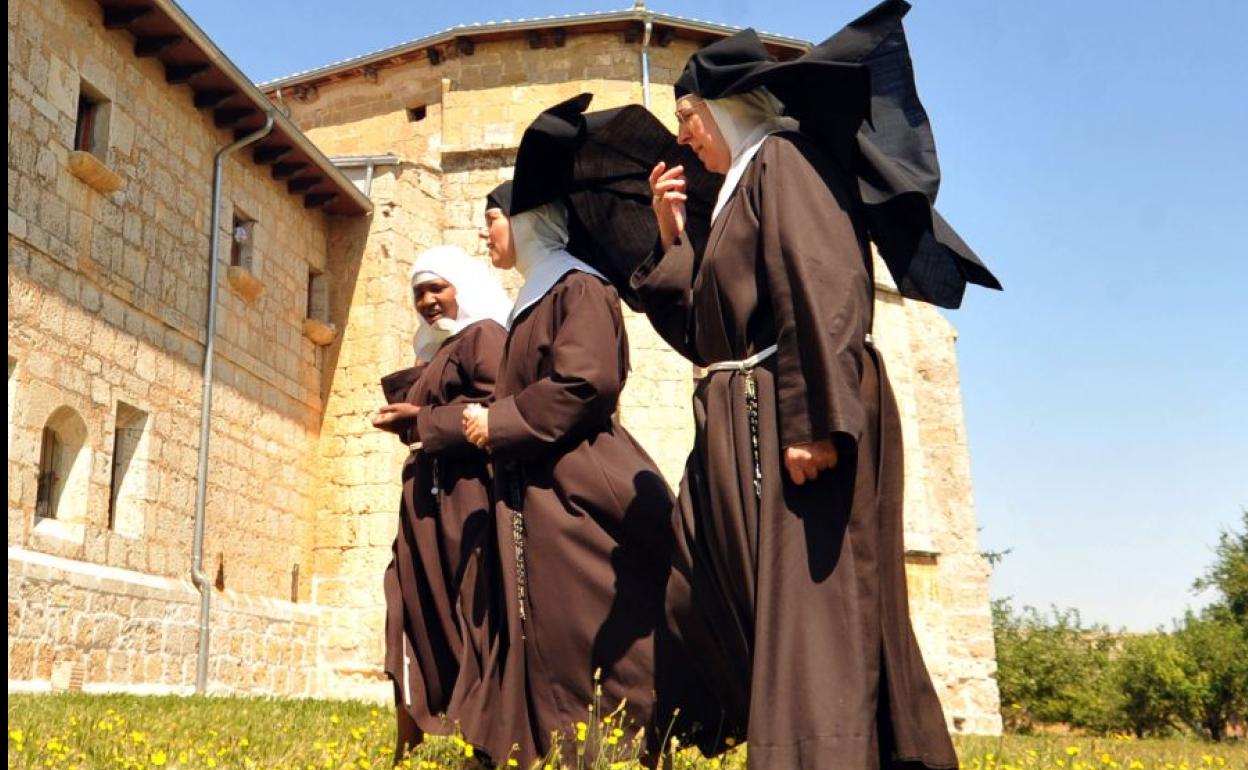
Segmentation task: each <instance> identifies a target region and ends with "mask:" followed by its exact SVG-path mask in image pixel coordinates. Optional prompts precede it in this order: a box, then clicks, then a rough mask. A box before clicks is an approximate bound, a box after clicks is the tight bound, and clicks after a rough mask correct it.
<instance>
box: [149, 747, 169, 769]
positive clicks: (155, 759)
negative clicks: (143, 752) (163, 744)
mask: <svg viewBox="0 0 1248 770" xmlns="http://www.w3.org/2000/svg"><path fill="white" fill-rule="evenodd" d="M168 761H169V757H168V755H166V754H165V752H163V751H158V752H156V753H155V754H153V755H152V764H153V765H156V766H157V767H160V766H162V765H164V764H165V763H166V762H168Z"/></svg>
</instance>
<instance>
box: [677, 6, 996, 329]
mask: <svg viewBox="0 0 1248 770" xmlns="http://www.w3.org/2000/svg"><path fill="white" fill-rule="evenodd" d="M909 10H910V5H909V3H907V2H905V0H884V2H882V3H880V4H879V5H878V6H876V7H875V8H873V9H871V10H870V11H868V12H867V13H866V14H864V15H862V16H861V17H859V18H858V19H856V20H854V21H853V22H850V23H849V24H848V25H847V26H846V27H845V28H844V29H842V30H841V31H840V32H838V33H836V34H835V35H833V36H832V37H830V38H828V39H827V40H825V41H824V42H823V43H820V44H819V45H817V46H815V47H814V48H812V49H811V50H810V51H809V52H807V53H806V54H805V55H803V56H801V57H800V58H798V59H795V60H793V61H790V62H776V61H774V60H773V59H772V58H771V56H770V55H769V54H768V53H767V49H766V48H765V47H764V46H763V44H762V42H761V41H760V40H759V39H758V35H757V34H755V33H754V31H753V30H745V31H743V32H740V33H737V34H736V35H733V36H732V37H729V38H726V39H724V40H720V41H717V42H715V43H712V44H711V45H708V46H706V47H705V48H703V49H701V50H700V51H698V52H697V53H695V54H694V55H693V56H691V57H690V58H689V61H688V63H687V64H686V65H685V70H684V72H683V73H682V74H681V76H680V79H679V80H677V82H676V95H677V97H678V98H679V97H680V96H683V95H685V94H696V95H698V96H702V97H704V98H709V99H717V98H723V97H726V96H731V95H733V94H739V93H744V92H745V91H749V90H751V89H754V88H758V87H760V86H765V87H767V89H768V90H770V91H771V92H772V93H773V94H775V96H776V97H777V98H778V99H780V101H781V102H783V103H784V105H785V114H787V115H789V116H791V117H794V118H796V119H797V120H798V121H799V123H800V124H801V130H802V133H803V134H806V135H807V136H809V137H811V138H812V139H815V140H816V141H818V142H819V143H820V144H821V145H822V146H823V147H824V148H825V149H826V150H827V151H828V152H830V153H831V154H832V155H833V156H834V157H836V158H838V159H840V160H841V161H842V163H844V164H845V165H846V166H847V167H848V168H850V169H852V172H853V173H854V174H855V175H856V176H857V177H858V189H859V193H860V195H861V197H862V202H863V207H864V220H865V223H866V225H867V229H868V232H869V233H870V236H871V239H872V240H873V241H874V242H875V244H876V245H877V246H878V247H879V250H880V256H881V257H883V259H884V262H885V264H887V265H888V269H889V272H890V273H892V275H893V279H894V280H895V281H896V283H897V287H898V289H899V290H900V292H901V293H902V295H903V296H906V297H909V298H911V299H916V300H922V301H924V302H930V303H932V304H934V305H939V306H941V307H948V308H955V307H958V306H959V305H960V304H961V303H962V295H963V293H964V292H965V290H966V284H967V283H974V284H978V285H980V286H986V287H989V288H993V289H1000V288H1001V284H1000V283H999V282H998V281H997V279H996V278H995V277H994V276H993V275H992V273H991V272H989V270H988V268H987V267H985V266H984V264H983V262H982V261H980V259H979V257H977V256H976V255H975V252H973V251H972V250H971V249H970V247H969V246H967V245H966V243H965V242H964V241H963V240H962V239H961V238H960V237H959V236H958V234H957V233H956V232H955V231H954V230H953V228H952V227H950V226H949V223H947V222H946V221H945V220H944V218H943V217H941V216H940V214H939V213H937V212H936V210H935V209H934V208H933V207H932V206H933V204H934V203H935V201H936V193H937V190H938V189H939V187H940V167H939V164H938V163H937V160H936V143H935V139H934V138H933V136H932V128H931V124H930V123H929V122H928V118H927V113H926V111H924V109H923V104H922V103H921V102H920V101H919V95H918V89H917V88H916V86H915V82H914V68H913V64H912V62H911V59H910V49H909V46H908V45H907V43H906V35H905V30H904V28H903V27H902V17H904V16H905V15H906V12H907V11H909ZM868 76H869V77H868ZM851 137H852V138H851Z"/></svg>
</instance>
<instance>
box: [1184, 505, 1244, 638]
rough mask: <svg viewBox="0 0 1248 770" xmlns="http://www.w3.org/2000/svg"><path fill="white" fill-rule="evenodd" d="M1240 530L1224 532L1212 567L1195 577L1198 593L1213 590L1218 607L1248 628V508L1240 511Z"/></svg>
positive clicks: (1219, 538) (1215, 551)
mask: <svg viewBox="0 0 1248 770" xmlns="http://www.w3.org/2000/svg"><path fill="white" fill-rule="evenodd" d="M1241 515H1242V521H1243V527H1244V528H1243V531H1241V532H1235V531H1233V530H1224V531H1223V532H1222V534H1221V535H1220V536H1219V537H1218V545H1217V548H1215V549H1214V553H1215V557H1214V562H1213V564H1212V566H1210V567H1209V569H1208V571H1206V572H1205V574H1204V575H1202V576H1201V577H1199V578H1197V580H1196V583H1195V587H1196V589H1197V590H1204V589H1206V588H1212V589H1215V590H1216V591H1217V592H1218V593H1219V594H1220V595H1221V598H1220V600H1219V604H1218V605H1216V606H1221V607H1224V608H1225V609H1226V610H1227V611H1228V612H1229V613H1230V614H1231V616H1232V617H1234V618H1235V619H1236V620H1238V621H1239V622H1240V624H1242V625H1244V626H1245V627H1246V628H1248V508H1245V509H1243V510H1242V511H1241Z"/></svg>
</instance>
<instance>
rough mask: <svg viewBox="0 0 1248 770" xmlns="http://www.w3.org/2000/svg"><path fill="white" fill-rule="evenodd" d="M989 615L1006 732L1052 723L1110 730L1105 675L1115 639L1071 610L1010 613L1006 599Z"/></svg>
mask: <svg viewBox="0 0 1248 770" xmlns="http://www.w3.org/2000/svg"><path fill="white" fill-rule="evenodd" d="M992 615H993V633H994V637H995V640H996V648H997V686H998V688H999V689H1000V693H1001V713H1002V718H1003V719H1004V721H1005V726H1006V728H1007V729H1009V730H1014V731H1022V732H1026V731H1029V730H1030V729H1031V728H1032V727H1033V726H1034V725H1035V724H1037V723H1054V722H1064V723H1068V724H1073V725H1077V726H1081V727H1087V728H1089V729H1093V730H1098V731H1102V730H1107V729H1112V727H1113V726H1114V725H1113V724H1111V723H1113V722H1115V721H1116V720H1115V719H1114V718H1113V714H1114V713H1115V711H1116V710H1115V708H1113V707H1112V704H1111V702H1112V701H1113V699H1112V697H1107V694H1110V695H1112V688H1111V687H1109V686H1108V683H1107V682H1106V676H1107V672H1108V671H1109V655H1110V650H1111V649H1112V648H1113V646H1114V643H1115V640H1114V637H1113V636H1112V635H1111V634H1109V633H1108V631H1107V630H1106V629H1104V628H1103V627H1093V628H1085V627H1084V626H1083V621H1082V619H1081V618H1080V616H1079V612H1078V611H1077V610H1073V609H1067V610H1058V609H1056V608H1055V609H1054V610H1053V611H1052V614H1051V616H1050V615H1046V614H1042V613H1040V612H1039V611H1037V610H1036V609H1035V608H1034V607H1024V608H1023V609H1022V611H1021V612H1018V613H1015V611H1014V609H1013V608H1012V607H1011V606H1010V603H1009V600H1007V599H999V600H996V601H994V602H993V605H992Z"/></svg>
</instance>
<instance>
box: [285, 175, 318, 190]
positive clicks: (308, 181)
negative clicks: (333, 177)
mask: <svg viewBox="0 0 1248 770" xmlns="http://www.w3.org/2000/svg"><path fill="white" fill-rule="evenodd" d="M324 181H325V177H323V176H301V177H299V178H298V179H292V180H290V181H289V182H287V183H286V189H287V190H289V191H290V192H292V193H301V192H307V191H308V190H311V189H312V188H313V187H316V186H317V185H318V184H320V183H321V182H324Z"/></svg>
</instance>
